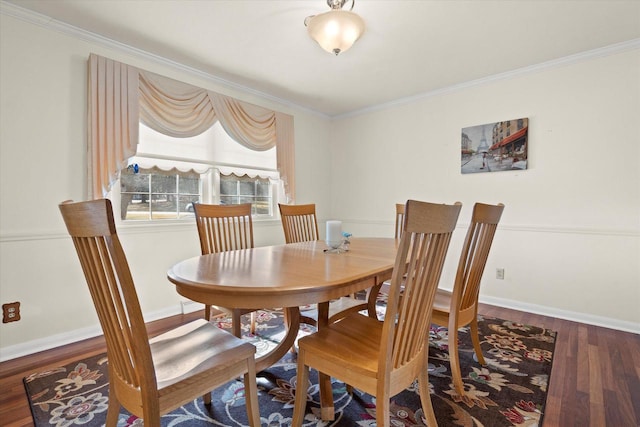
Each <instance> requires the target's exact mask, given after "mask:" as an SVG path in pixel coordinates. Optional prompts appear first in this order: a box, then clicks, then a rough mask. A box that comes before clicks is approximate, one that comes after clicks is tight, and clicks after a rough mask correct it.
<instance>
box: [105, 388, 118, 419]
mask: <svg viewBox="0 0 640 427" xmlns="http://www.w3.org/2000/svg"><path fill="white" fill-rule="evenodd" d="M114 394H115V393H112V394H111V395H110V396H109V406H108V408H107V420H106V423H105V426H107V427H116V425H117V424H118V416H119V415H120V402H118V399H117V398H116V397H115V395H114Z"/></svg>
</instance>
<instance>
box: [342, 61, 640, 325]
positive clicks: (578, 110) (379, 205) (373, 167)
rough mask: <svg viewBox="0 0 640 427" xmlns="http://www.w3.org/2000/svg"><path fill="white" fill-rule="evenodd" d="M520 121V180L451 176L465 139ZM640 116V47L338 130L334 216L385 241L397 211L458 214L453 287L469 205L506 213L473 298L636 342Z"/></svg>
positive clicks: (423, 102)
mask: <svg viewBox="0 0 640 427" xmlns="http://www.w3.org/2000/svg"><path fill="white" fill-rule="evenodd" d="M521 117H528V118H529V169H528V170H526V171H506V172H495V173H485V174H465V175H462V174H461V173H460V160H459V159H460V155H459V149H460V148H459V147H460V138H461V129H462V128H465V127H469V126H474V125H480V124H484V123H493V122H497V121H502V120H509V119H516V118H521ZM639 118H640V51H639V50H638V49H636V50H633V51H629V52H623V53H617V54H611V55H609V56H604V57H597V58H588V57H586V56H585V57H584V58H583V59H582V60H576V61H575V62H573V63H571V64H564V65H562V66H556V67H550V68H548V69H545V70H541V71H538V72H535V73H528V74H523V75H514V76H512V77H511V78H509V79H504V80H500V81H494V82H487V83H485V84H479V85H476V86H474V87H470V88H466V89H464V90H456V91H451V92H449V93H446V94H441V95H437V96H431V97H425V98H423V99H420V100H414V101H413V102H411V103H407V104H404V105H397V106H394V107H389V108H386V109H379V110H378V111H372V112H369V113H364V114H360V115H358V116H355V117H347V118H344V119H341V120H337V121H336V122H335V123H334V125H333V134H332V138H331V144H332V170H333V173H332V188H333V191H332V198H331V201H332V213H333V215H334V216H335V217H336V218H340V219H342V220H343V221H347V222H348V223H349V225H348V226H349V227H351V228H352V232H353V233H354V234H355V235H360V234H365V235H368V234H381V235H392V233H393V230H392V227H390V226H389V225H388V222H389V221H391V220H392V218H393V216H394V207H393V204H394V203H396V202H404V201H405V200H406V199H408V198H414V199H421V200H428V201H434V202H438V203H445V202H446V203H451V202H454V201H456V200H459V201H461V202H463V205H464V207H463V211H462V213H461V217H460V221H459V227H458V230H457V234H458V236H457V239H458V240H457V242H456V245H454V246H453V247H452V252H451V254H452V255H453V256H449V258H448V263H447V265H448V266H449V268H447V270H445V273H444V276H445V279H444V280H443V282H442V283H441V286H442V287H451V286H452V281H453V275H454V274H455V264H456V263H457V256H458V254H459V248H460V244H461V240H462V239H463V236H464V232H465V230H466V226H467V225H468V222H469V217H470V214H471V209H472V206H473V203H474V202H477V201H478V202H485V203H498V202H502V203H504V204H505V205H506V208H505V212H504V215H503V218H502V222H501V226H500V227H499V230H498V233H497V235H496V239H495V242H494V246H493V250H492V253H491V255H490V258H489V260H488V265H487V269H486V273H485V275H484V279H483V287H482V290H481V299H482V300H484V301H487V302H492V303H497V304H499V305H508V306H511V307H516V308H521V309H524V310H527V311H535V312H539V313H544V314H551V315H554V316H558V317H565V318H570V319H574V320H579V321H585V322H590V323H597V324H603V325H607V326H611V327H616V328H622V329H629V330H635V331H636V332H640V247H639V246H640V245H639V229H640V227H639V226H640V174H639V171H640V167H638V159H639V158H640V128H639V125H640V120H639ZM385 221H386V222H385ZM498 267H501V268H504V269H505V280H496V278H495V277H496V274H495V271H496V268H498Z"/></svg>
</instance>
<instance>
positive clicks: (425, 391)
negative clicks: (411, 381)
mask: <svg viewBox="0 0 640 427" xmlns="http://www.w3.org/2000/svg"><path fill="white" fill-rule="evenodd" d="M427 351H428V349H427ZM418 390H419V391H420V403H422V411H423V412H424V417H425V419H426V421H427V426H429V427H438V421H437V420H436V414H435V412H433V405H432V404H431V394H430V393H429V369H428V364H427V363H425V368H424V369H422V370H421V371H420V375H419V377H418Z"/></svg>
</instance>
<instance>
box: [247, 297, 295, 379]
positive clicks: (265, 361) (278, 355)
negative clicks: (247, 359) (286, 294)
mask: <svg viewBox="0 0 640 427" xmlns="http://www.w3.org/2000/svg"><path fill="white" fill-rule="evenodd" d="M284 310H285V311H286V316H285V319H286V323H287V325H286V327H287V334H286V335H285V337H284V338H283V339H282V341H280V343H279V344H278V345H277V346H276V348H274V349H273V350H271V351H270V352H269V353H267V354H265V355H263V356H261V357H258V358H257V359H256V372H260V371H264V370H265V369H267V368H269V367H270V366H272V365H274V364H275V363H276V362H277V361H278V360H280V359H282V357H284V355H285V354H287V352H288V351H289V349H290V348H291V346H292V345H293V343H294V342H295V341H296V337H297V336H298V331H299V330H300V309H299V308H298V307H289V308H285V309H284Z"/></svg>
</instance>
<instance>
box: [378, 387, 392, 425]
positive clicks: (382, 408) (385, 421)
mask: <svg viewBox="0 0 640 427" xmlns="http://www.w3.org/2000/svg"><path fill="white" fill-rule="evenodd" d="M383 394H385V393H383ZM390 403H391V400H390V396H389V393H386V395H383V396H379V395H376V426H377V427H391V417H390V416H389V409H390V407H391V405H390Z"/></svg>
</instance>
